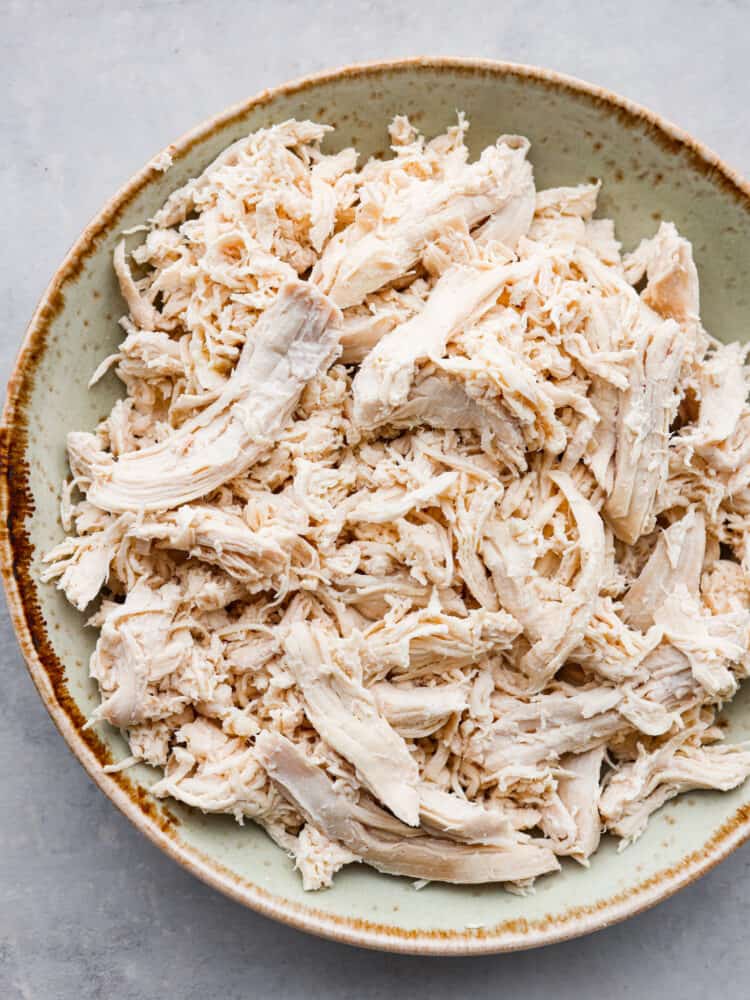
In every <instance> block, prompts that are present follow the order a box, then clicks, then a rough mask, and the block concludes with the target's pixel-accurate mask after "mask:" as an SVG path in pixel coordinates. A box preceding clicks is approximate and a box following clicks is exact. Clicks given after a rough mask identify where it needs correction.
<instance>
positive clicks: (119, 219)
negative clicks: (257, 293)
mask: <svg viewBox="0 0 750 1000" xmlns="http://www.w3.org/2000/svg"><path fill="white" fill-rule="evenodd" d="M456 109H463V110H464V111H465V112H466V113H467V115H468V117H469V119H470V121H471V130H470V132H469V141H470V145H471V146H472V150H473V151H474V152H477V151H479V150H481V149H482V148H483V146H485V145H486V144H487V143H489V142H491V141H493V140H494V139H495V138H496V136H497V135H498V134H499V133H502V132H510V133H514V132H518V133H522V134H524V135H527V136H529V137H530V139H531V141H532V151H531V158H532V160H533V163H534V169H535V173H536V178H537V183H538V185H539V186H540V187H544V186H547V185H556V184H571V183H578V182H580V181H583V180H586V179H587V178H596V177H600V178H601V179H602V180H603V182H604V186H603V190H602V195H601V200H600V213H601V214H602V215H605V216H609V217H612V218H614V219H615V221H616V223H617V228H618V233H619V236H620V239H621V240H622V241H623V243H624V245H625V247H626V248H629V247H631V246H632V245H633V244H634V243H635V242H636V241H637V240H638V239H639V238H640V237H642V236H643V235H646V234H650V233H652V232H653V231H654V230H655V228H656V226H657V224H658V221H659V220H660V219H661V218H665V219H671V220H673V221H674V222H675V223H676V224H677V226H678V228H679V229H680V231H681V232H682V233H683V234H684V235H685V236H687V237H688V238H689V239H690V240H691V241H692V243H693V245H694V248H695V254H696V258H697V263H698V268H699V271H700V275H701V290H702V300H703V308H702V313H703V318H704V321H705V324H706V326H707V328H708V329H709V330H710V331H712V332H713V333H714V334H716V335H717V336H719V337H721V338H722V339H725V340H732V339H744V338H745V337H747V334H748V322H747V320H748V315H750V308H749V307H750V303H749V302H748V294H749V293H748V285H747V283H746V281H745V275H744V270H745V266H746V262H747V260H748V251H750V189H749V188H748V186H747V184H745V183H744V182H743V181H742V180H740V179H739V178H738V177H736V176H735V175H734V174H733V173H732V172H731V171H730V170H729V169H728V168H727V167H725V166H724V165H722V163H721V162H720V161H719V160H718V159H717V158H716V157H715V156H714V155H713V154H712V153H710V152H709V151H708V150H706V149H704V148H703V147H702V146H700V145H699V144H698V143H696V142H695V141H693V140H692V139H691V138H690V137H689V136H687V135H685V134H684V133H683V132H681V131H679V130H678V129H677V128H675V127H673V126H672V125H669V124H667V123H665V122H664V121H661V120H660V119H658V118H657V117H656V116H655V115H653V114H651V113H650V112H647V111H645V110H643V109H642V108H639V107H636V106H634V105H633V104H631V103H629V102H628V101H625V100H623V99H621V98H619V97H616V96H614V95H613V94H609V93H606V92H604V91H602V90H600V89H598V88H596V87H593V86H589V85H588V84H584V83H580V82H578V81H576V80H572V79H569V78H565V77H561V76H558V75H556V74H554V73H551V72H547V71H543V70H538V69H533V68H529V67H523V66H516V65H509V64H503V63H491V62H479V61H470V60H456V59H435V60H431V59H416V60H406V61H402V62H393V63H379V64H373V65H365V66H354V67H350V68H347V69H343V70H339V71H336V72H331V73H324V74H321V75H318V76H313V77H308V78H307V79H304V80H301V81H299V82H295V83H291V84H287V85H285V86H282V87H278V88H276V89H274V90H269V91H265V92H264V93H262V94H260V95H258V96H257V97H255V98H253V99H252V100H249V101H247V102H245V103H243V104H241V105H238V106H237V107H234V108H231V109H230V110H229V111H226V112H224V113H223V114H221V115H219V116H218V117H216V118H213V119H211V120H210V121H208V122H206V123H205V124H204V125H201V126H200V127H199V128H197V129H196V130H195V131H193V132H190V133H189V134H188V135H186V136H184V137H183V138H182V139H180V140H178V141H177V142H175V143H173V144H172V145H171V146H170V147H169V151H170V152H171V154H172V156H173V158H174V165H173V166H172V167H171V169H169V170H168V171H167V172H166V173H162V172H160V171H159V170H158V169H157V168H156V165H155V164H154V163H153V162H152V163H151V164H149V165H147V166H146V167H145V168H144V169H143V170H142V171H141V172H140V173H139V174H137V175H136V176H135V177H134V178H133V179H132V180H131V181H130V182H129V183H128V184H127V185H126V186H125V187H124V188H123V189H122V190H121V191H120V192H119V193H118V194H117V195H115V197H114V198H112V200H111V201H110V202H108V204H107V205H105V207H104V208H103V209H102V211H101V212H100V213H99V215H98V216H97V217H96V218H95V219H94V220H93V222H92V223H91V224H90V225H89V226H88V227H87V229H86V230H85V231H84V233H83V234H82V236H81V237H80V239H79V240H78V242H77V243H76V244H75V246H74V247H73V249H72V250H71V252H70V253H69V254H68V256H67V257H66V259H65V260H64V261H63V263H62V265H61V266H60V268H59V270H58V271H57V273H56V274H55V276H54V278H53V279H52V282H51V284H50V286H49V288H48V289H47V291H46V293H45V294H44V297H43V299H42V301H41V303H40V305H39V307H38V309H37V311H36V313H35V315H34V317H33V319H32V321H31V325H30V327H29V329H28V332H27V334H26V339H25V340H24V343H23V346H22V349H21V352H20V355H19V358H18V362H17V364H16V368H15V371H14V373H13V376H12V378H11V381H10V385H9V390H8V398H7V402H6V405H5V412H4V416H3V425H2V428H1V429H0V444H1V451H0V454H1V459H2V475H1V476H0V503H1V505H2V516H1V519H0V525H1V526H2V533H1V535H0V557H1V560H2V572H3V577H4V582H5V589H6V593H7V598H8V604H9V607H10V612H11V615H12V617H13V622H14V625H15V628H16V632H17V634H18V639H19V642H20V645H21V648H22V650H23V653H24V656H25V658H26V661H27V663H28V666H29V670H30V671H31V674H32V677H33V679H34V682H35V684H36V686H37V688H38V690H39V693H40V695H41V697H42V698H43V700H44V702H45V704H46V706H47V708H48V710H49V712H50V714H51V715H52V717H53V719H54V721H55V723H56V724H57V726H58V728H59V729H60V732H61V733H62V735H63V737H64V739H65V740H66V741H67V743H68V744H69V746H70V747H71V749H72V750H73V752H74V753H75V754H76V756H77V757H78V759H79V760H80V761H81V763H82V764H83V766H84V767H85V768H86V770H87V771H88V772H89V774H90V775H91V777H92V778H93V780H94V781H95V782H96V783H97V784H98V785H99V787H100V788H101V789H102V791H103V792H105V793H106V794H107V795H108V796H109V797H110V798H111V799H112V801H113V802H115V803H116V805H117V806H118V807H119V808H120V809H121V810H122V811H123V812H124V813H125V814H126V816H128V818H129V819H130V820H131V821H132V822H133V823H134V824H135V825H136V826H137V827H138V828H139V829H140V830H142V831H143V832H144V833H145V834H146V835H147V836H148V837H150V839H151V840H152V841H154V843H156V844H158V845H159V847H161V848H162V849H163V850H164V851H166V852H167V853H168V854H169V855H170V856H171V857H173V858H174V859H175V860H177V861H179V862H180V864H182V865H184V866H185V867H186V868H188V869H189V870H190V871H192V872H193V873H194V874H195V875H197V876H198V877H199V878H201V879H204V880H205V881H206V882H208V883H210V884H211V885H213V886H215V887H216V888H217V889H220V890H221V891H223V892H225V893H227V895H229V896H231V897H233V898H234V899H236V900H238V901H240V902H242V903H244V904H246V905H248V906H250V907H252V908H254V909H256V910H258V911H259V912H261V913H264V914H266V915H268V916H271V917H274V918H276V919H278V920H281V921H284V922H285V923H288V924H291V925H293V926H295V927H298V928H301V929H304V930H307V931H312V932H314V933H317V934H321V935H325V936H327V937H330V938H335V939H337V940H340V941H346V942H349V943H351V944H358V945H364V946H368V947H373V948H383V949H391V950H393V951H404V952H420V953H430V954H476V953H479V952H491V951H504V950H511V949H517V948H529V947H532V946H536V945H542V944H546V943H549V942H552V941H558V940H561V939H564V938H570V937H573V936H575V935H578V934H583V933H586V932H588V931H592V930H595V929H596V928H600V927H603V926H605V925H607V924H611V923H612V922H614V921H617V920H621V919H623V918H624V917H627V916H628V915H630V914H633V913H636V912H638V911H639V910H642V909H643V908H644V907H647V906H650V905H652V904H653V903H656V902H657V901H658V900H661V899H664V898H665V897H667V896H669V895H670V894H671V893H673V892H675V891H676V890H677V889H679V888H680V887H681V886H683V885H685V884H686V883H688V882H690V881H691V880H693V879H694V878H696V877H697V876H698V875H700V874H702V873H703V872H705V871H707V870H708V869H709V868H710V867H711V866H712V865H714V864H716V863H717V862H718V861H720V860H721V859H722V858H724V857H726V855H727V854H728V853H729V852H730V851H731V850H732V849H733V848H734V847H736V846H737V845H738V844H740V843H741V842H742V841H743V840H744V839H745V838H746V837H747V836H748V834H750V783H748V784H747V785H745V786H744V787H742V788H739V789H738V790H737V791H735V792H732V793H729V794H712V793H702V794H692V795H688V796H686V797H682V798H680V799H678V800H675V801H673V802H671V803H670V804H668V805H667V806H666V807H665V808H664V809H662V810H661V811H660V812H659V813H658V814H657V815H656V816H655V817H654V819H653V820H652V822H651V824H650V825H649V827H648V830H647V832H646V833H645V834H644V836H643V837H642V838H641V839H640V840H639V841H638V842H637V843H636V844H635V845H634V846H632V847H630V848H629V849H628V850H627V851H625V852H623V853H618V852H617V850H616V845H615V844H614V842H605V843H604V844H603V845H602V848H601V849H600V851H599V852H598V853H597V854H596V855H595V857H594V858H593V859H592V863H591V867H590V868H589V869H585V868H582V867H580V866H578V865H576V864H574V863H569V864H568V863H566V864H565V865H564V867H563V870H562V872H561V873H560V874H559V875H555V876H553V877H551V878H546V879H545V878H543V879H540V880H539V882H538V884H537V888H536V892H535V893H534V894H533V895H528V896H525V897H521V896H515V895H511V894H509V893H507V892H505V891H504V890H503V889H502V888H500V887H498V886H484V887H455V886H446V885H439V884H431V885H429V886H427V887H426V888H424V889H422V890H421V891H417V890H416V889H415V888H414V885H413V883H412V881H410V880H409V879H399V878H391V877H388V876H384V875H380V874H378V873H376V872H375V871H373V870H371V869H369V868H366V867H365V866H364V865H361V866H360V865H352V866H350V867H349V868H347V869H346V870H344V871H342V872H341V873H339V875H338V876H337V877H336V882H335V885H334V887H333V888H332V889H330V890H327V891H324V892H319V893H317V894H305V893H304V892H303V891H302V888H301V884H300V880H299V877H298V875H297V874H296V873H295V872H294V871H293V870H292V864H291V862H290V860H289V859H288V857H287V856H286V855H285V854H284V852H283V851H281V850H280V849H279V848H277V847H275V846H274V845H273V844H272V843H271V841H270V840H269V839H268V838H267V837H266V836H265V834H264V833H263V832H262V831H261V830H259V829H257V828H255V827H254V826H253V824H252V823H249V824H248V825H247V826H245V827H244V828H243V827H239V826H237V825H236V824H235V823H234V821H233V820H232V819H230V818H229V817H217V816H204V815H202V814H200V813H198V812H195V811H191V810H190V809H188V808H183V807H180V806H179V805H177V804H175V803H172V802H166V803H165V802H160V801H157V800H155V799H154V798H153V797H152V796H151V794H150V792H149V788H150V787H151V786H152V784H153V782H154V780H155V777H156V775H155V773H154V772H153V771H152V770H151V769H149V768H148V767H146V766H138V767H136V768H132V769H130V770H128V771H127V772H124V773H119V774H108V773H105V772H104V770H103V766H104V765H105V764H106V763H108V762H111V761H116V760H118V759H120V758H122V757H123V756H124V755H125V754H126V745H125V743H124V741H123V739H122V737H121V736H120V735H119V733H117V732H115V731H114V730H112V729H110V728H107V727H106V726H104V725H102V726H97V727H96V728H94V729H88V730H86V729H84V723H85V721H86V719H87V717H88V716H89V715H90V713H91V711H92V710H93V709H94V707H95V706H96V704H97V701H98V696H97V690H96V687H95V685H94V683H93V682H92V681H91V680H90V679H89V677H88V668H87V665H88V660H89V656H90V654H91V651H92V649H93V646H94V642H95V638H96V634H95V632H94V630H92V629H88V628H86V627H84V618H83V616H81V615H79V614H78V613H77V612H76V611H74V610H73V609H72V608H71V607H70V606H69V605H68V604H67V603H66V602H65V600H64V599H63V597H62V596H61V594H60V593H59V592H58V591H57V590H55V589H54V588H53V587H52V586H50V585H42V584H40V582H39V569H40V556H41V555H42V554H43V553H44V552H45V551H46V550H48V549H49V548H50V546H51V545H53V543H55V542H57V541H59V540H60V538H61V537H62V527H61V525H60V520H59V514H58V502H59V497H60V483H61V480H62V478H63V476H64V474H65V473H66V459H65V434H66V432H67V431H68V430H70V429H72V428H93V427H94V425H95V424H96V423H97V422H98V420H99V419H101V418H102V416H103V415H104V414H106V413H107V412H108V411H109V409H110V407H111V405H112V403H113V401H114V399H115V398H116V397H117V396H118V395H119V394H121V386H120V384H119V383H118V382H117V381H116V379H114V377H112V378H110V380H109V381H104V382H103V383H101V384H100V385H98V386H97V387H96V388H95V389H94V390H93V391H88V390H87V387H86V383H87V379H88V377H89V375H90V373H91V372H92V371H93V370H94V368H95V367H96V365H97V363H98V362H99V361H101V359H102V358H103V357H105V355H107V354H109V353H111V352H112V351H113V349H114V348H115V345H116V344H117V343H118V340H119V338H120V337H121V332H120V330H119V328H118V326H117V323H116V320H117V318H118V317H119V316H120V315H121V314H122V313H123V311H124V309H123V304H122V301H121V299H120V297H119V293H118V290H117V286H116V284H115V281H114V278H113V273H112V267H111V257H112V250H113V247H114V246H115V244H116V242H117V241H118V239H119V234H120V232H121V231H122V230H123V229H126V228H128V227H130V226H133V225H135V224H136V223H139V222H141V221H143V220H144V219H146V218H147V217H148V216H149V215H151V214H152V212H153V211H154V210H155V209H156V208H157V207H158V206H159V205H161V204H162V202H163V201H164V200H165V198H166V196H167V195H168V193H169V192H170V191H172V190H173V189H174V188H175V187H177V186H178V185H180V184H182V183H183V182H184V181H186V180H187V179H188V178H189V177H191V176H193V175H195V174H197V173H198V172H200V171H201V169H202V168H203V167H204V166H205V165H206V164H207V163H208V162H209V161H210V160H212V159H213V157H215V156H216V154H217V153H218V152H219V151H220V150H221V149H223V148H224V147H225V146H227V145H228V144H229V143H230V142H233V141H234V140H235V139H237V138H239V137H241V136H243V135H245V134H246V133H247V132H249V131H252V130H254V129H257V128H259V127H261V126H267V125H271V124H272V123H274V122H279V121H283V120H284V119H286V118H289V117H292V116H295V117H297V118H307V117H310V118H315V119H318V120H321V121H324V122H329V123H330V124H332V125H335V126H336V133H335V136H334V138H333V139H332V141H331V143H330V147H331V148H335V147H340V146H343V145H348V144H350V143H355V144H356V145H357V146H358V148H359V149H360V150H361V152H362V153H363V154H364V155H365V156H367V155H369V154H372V153H384V152H385V151H386V150H387V134H386V124H387V122H388V121H389V120H390V119H391V117H392V116H393V115H394V114H396V113H407V114H408V115H409V116H410V117H411V119H412V121H414V122H415V123H416V124H417V125H419V127H420V128H421V129H422V130H423V131H424V132H425V133H426V134H427V135H432V134H435V133H437V132H439V131H442V130H443V128H444V127H445V126H446V125H449V124H452V122H453V121H454V120H455V112H456ZM728 717H729V722H730V734H729V735H730V738H733V739H742V738H744V739H746V738H748V737H750V698H749V697H748V691H747V690H746V691H743V692H741V693H740V694H739V695H738V697H737V698H736V699H735V701H734V702H733V703H732V705H731V707H730V709H729V712H728ZM114 863H116V859H113V864H114Z"/></svg>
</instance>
